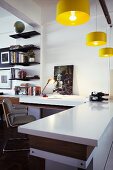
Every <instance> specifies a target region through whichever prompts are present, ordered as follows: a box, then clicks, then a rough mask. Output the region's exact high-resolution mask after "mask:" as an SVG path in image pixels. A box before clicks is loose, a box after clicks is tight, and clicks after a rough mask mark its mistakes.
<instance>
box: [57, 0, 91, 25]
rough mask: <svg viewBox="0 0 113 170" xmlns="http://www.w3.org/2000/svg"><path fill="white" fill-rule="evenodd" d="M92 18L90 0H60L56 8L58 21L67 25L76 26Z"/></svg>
mask: <svg viewBox="0 0 113 170" xmlns="http://www.w3.org/2000/svg"><path fill="white" fill-rule="evenodd" d="M89 19H90V2H89V0H59V1H58V3H57V9H56V21H57V22H58V23H60V24H62V25H65V26H76V25H81V24H84V23H86V22H88V21H89Z"/></svg>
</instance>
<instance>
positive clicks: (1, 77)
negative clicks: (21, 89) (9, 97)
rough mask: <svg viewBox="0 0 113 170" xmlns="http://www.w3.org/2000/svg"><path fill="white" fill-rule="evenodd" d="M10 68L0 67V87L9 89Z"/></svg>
mask: <svg viewBox="0 0 113 170" xmlns="http://www.w3.org/2000/svg"><path fill="white" fill-rule="evenodd" d="M10 78H11V70H10V69H0V89H11V85H12V84H11V80H10Z"/></svg>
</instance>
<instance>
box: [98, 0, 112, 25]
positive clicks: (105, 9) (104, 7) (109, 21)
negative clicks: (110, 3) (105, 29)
mask: <svg viewBox="0 0 113 170" xmlns="http://www.w3.org/2000/svg"><path fill="white" fill-rule="evenodd" d="M99 2H100V5H101V7H102V10H103V12H104V15H105V18H106V20H107V23H108V24H109V25H110V26H112V22H111V17H110V14H109V11H108V8H107V6H106V2H105V0H99Z"/></svg>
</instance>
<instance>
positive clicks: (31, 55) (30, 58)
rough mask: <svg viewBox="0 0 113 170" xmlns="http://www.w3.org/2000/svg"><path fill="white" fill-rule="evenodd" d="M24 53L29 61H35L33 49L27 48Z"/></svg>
mask: <svg viewBox="0 0 113 170" xmlns="http://www.w3.org/2000/svg"><path fill="white" fill-rule="evenodd" d="M26 55H27V56H28V58H29V62H35V53H34V51H33V50H29V51H28V52H27V54H26Z"/></svg>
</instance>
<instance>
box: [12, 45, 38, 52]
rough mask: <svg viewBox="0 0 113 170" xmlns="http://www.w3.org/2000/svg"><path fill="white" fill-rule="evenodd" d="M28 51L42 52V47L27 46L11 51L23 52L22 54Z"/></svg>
mask: <svg viewBox="0 0 113 170" xmlns="http://www.w3.org/2000/svg"><path fill="white" fill-rule="evenodd" d="M28 50H40V47H38V46H34V45H33V46H26V47H20V48H16V49H11V50H9V51H15V52H16V51H21V52H27V51H28Z"/></svg>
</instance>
